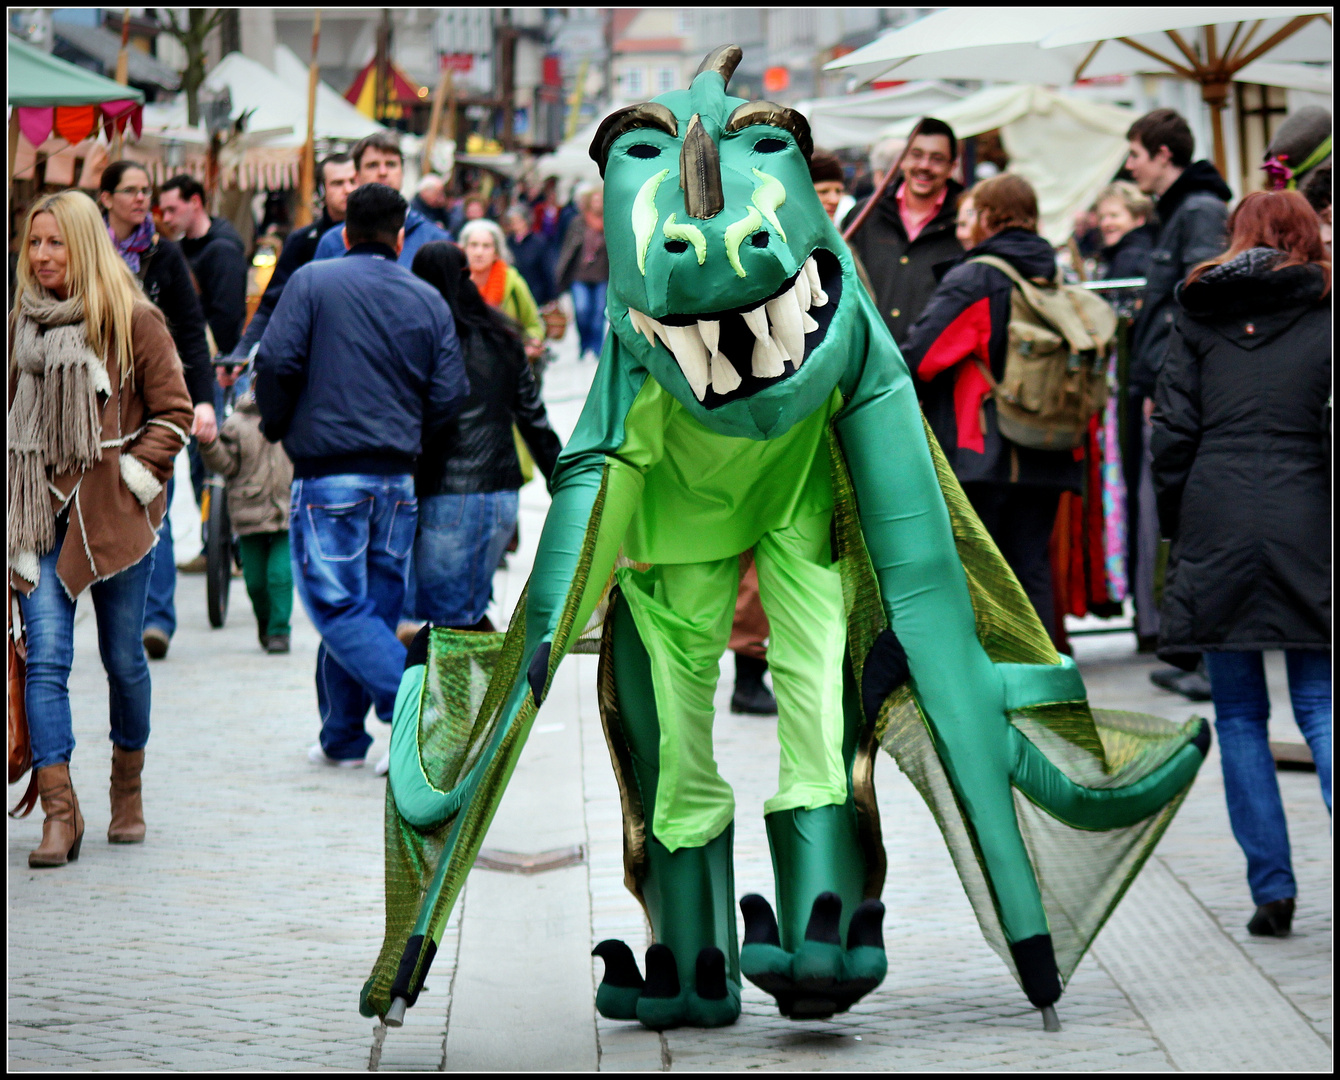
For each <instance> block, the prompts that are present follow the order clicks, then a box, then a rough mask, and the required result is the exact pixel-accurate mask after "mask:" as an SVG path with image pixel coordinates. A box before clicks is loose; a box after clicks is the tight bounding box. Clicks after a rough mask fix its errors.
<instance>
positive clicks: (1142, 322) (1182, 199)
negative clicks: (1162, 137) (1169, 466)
mask: <svg viewBox="0 0 1340 1080" xmlns="http://www.w3.org/2000/svg"><path fill="white" fill-rule="evenodd" d="M1232 197H1233V193H1232V192H1231V191H1230V190H1229V187H1228V185H1227V184H1225V183H1224V181H1223V178H1222V177H1221V176H1220V175H1219V171H1218V170H1217V169H1216V168H1215V167H1214V166H1213V165H1211V164H1210V163H1209V162H1208V161H1194V162H1192V163H1191V164H1190V165H1188V166H1187V167H1186V169H1185V170H1183V172H1182V175H1181V176H1179V177H1178V178H1177V180H1176V181H1175V182H1174V183H1173V185H1172V187H1170V188H1169V189H1168V190H1167V191H1165V192H1164V193H1163V195H1162V196H1161V197H1160V198H1159V202H1158V219H1159V225H1158V239H1157V240H1156V241H1155V242H1154V249H1153V250H1152V251H1151V252H1150V253H1149V273H1148V274H1147V275H1145V276H1146V277H1147V278H1148V279H1149V281H1148V284H1146V285H1145V288H1144V292H1143V295H1142V297H1141V306H1140V311H1139V312H1138V313H1137V314H1136V317H1135V321H1134V322H1133V323H1132V324H1131V366H1130V388H1131V392H1132V393H1133V394H1135V395H1137V396H1139V397H1149V396H1150V395H1152V394H1153V393H1154V383H1155V381H1156V380H1157V378H1158V373H1159V369H1160V368H1161V367H1162V366H1163V357H1164V354H1165V353H1166V352H1167V351H1168V336H1169V334H1171V333H1172V324H1173V319H1174V318H1175V316H1176V314H1177V304H1176V301H1174V300H1173V290H1174V289H1176V288H1177V286H1178V285H1180V284H1181V283H1182V282H1183V281H1185V280H1186V276H1187V274H1189V273H1191V271H1192V270H1193V269H1194V268H1195V267H1196V266H1197V265H1199V264H1200V263H1203V262H1205V261H1206V260H1207V259H1213V258H1214V257H1215V256H1216V255H1218V254H1219V253H1220V252H1221V251H1223V250H1224V248H1225V247H1226V246H1227V239H1228V238H1227V236H1226V235H1225V226H1226V225H1227V224H1228V201H1229V199H1231V198H1232Z"/></svg>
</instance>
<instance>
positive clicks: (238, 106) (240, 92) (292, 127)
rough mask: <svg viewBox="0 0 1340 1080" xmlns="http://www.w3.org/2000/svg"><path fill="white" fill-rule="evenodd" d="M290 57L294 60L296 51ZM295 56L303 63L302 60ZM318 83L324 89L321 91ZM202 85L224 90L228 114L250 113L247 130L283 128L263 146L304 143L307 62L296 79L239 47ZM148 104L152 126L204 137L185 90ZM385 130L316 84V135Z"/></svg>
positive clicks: (355, 136) (345, 135)
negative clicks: (190, 122)
mask: <svg viewBox="0 0 1340 1080" xmlns="http://www.w3.org/2000/svg"><path fill="white" fill-rule="evenodd" d="M281 50H283V51H287V50H284V48H283V46H282V45H281V46H277V47H276V49H275V54H276V55H275V60H276V67H279V65H280V62H281V61H280V55H279V54H280V52H281ZM290 55H292V54H290ZM293 59H294V60H297V58H296V57H294V58H293ZM298 62H299V64H301V61H298ZM322 89H325V90H326V91H327V93H326V94H322V92H321V91H322ZM202 90H204V91H207V92H209V93H211V94H221V93H222V92H223V91H225V90H226V91H227V92H228V97H229V100H230V101H231V102H232V109H231V111H230V113H229V116H230V117H231V118H232V119H233V120H237V119H238V118H240V117H241V116H243V115H244V114H250V115H249V116H248V117H247V130H248V131H250V132H263V131H277V130H278V129H285V133H284V134H276V135H275V136H274V137H272V138H271V139H269V140H268V141H267V146H270V147H284V148H297V147H300V146H302V144H303V141H304V140H305V139H306V137H307V134H306V128H307V124H306V119H307V68H306V67H305V66H304V67H303V68H302V79H301V84H300V85H299V84H298V83H297V82H296V81H292V80H291V79H290V78H284V77H281V76H280V75H277V74H275V72H273V71H271V70H270V69H269V68H267V67H265V66H264V65H263V64H260V63H258V62H257V61H255V60H252V59H251V58H249V57H246V56H243V55H242V54H241V53H240V52H234V53H229V54H228V55H227V56H225V57H224V58H223V59H222V60H220V61H219V63H218V64H217V65H215V67H214V70H213V71H211V72H210V73H209V74H208V75H207V76H206V77H205V81H204V83H203V84H202ZM332 99H333V100H332ZM146 108H147V112H146V114H145V115H146V124H147V126H148V127H149V129H150V130H151V131H163V130H170V131H172V132H173V133H174V134H175V133H178V132H180V133H182V137H183V138H184V139H185V140H186V141H192V142H194V141H199V142H201V143H204V142H206V141H208V137H207V135H206V133H205V128H204V126H203V124H202V125H200V126H199V127H198V128H196V129H192V128H190V127H188V126H187V123H186V116H187V113H186V95H185V94H179V95H178V96H177V97H176V98H174V99H173V100H172V101H171V102H169V103H167V104H165V105H149V106H147V107H146ZM384 130H385V129H384V128H383V127H382V125H381V124H378V123H376V122H375V121H373V120H369V119H368V118H367V117H366V116H364V115H362V114H361V113H360V112H359V111H358V110H357V109H355V108H354V107H353V106H351V105H350V104H349V103H348V102H346V101H344V100H342V99H341V98H340V96H339V95H338V94H336V93H335V92H334V91H333V90H331V89H330V88H329V87H327V86H324V84H321V83H318V84H317V94H316V132H315V134H316V138H318V139H342V140H350V141H353V140H357V139H361V138H363V136H365V135H371V134H372V133H373V132H374V131H384Z"/></svg>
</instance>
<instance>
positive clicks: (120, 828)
mask: <svg viewBox="0 0 1340 1080" xmlns="http://www.w3.org/2000/svg"><path fill="white" fill-rule="evenodd" d="M143 768H144V751H143V750H123V749H121V747H119V746H117V745H116V744H115V743H113V744H112V823H111V824H110V825H108V826H107V842H108V843H110V844H142V843H144V807H143V806H142V805H141V804H140V771H141V770H142V769H143Z"/></svg>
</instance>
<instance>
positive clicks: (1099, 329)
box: [903, 174, 1116, 639]
mask: <svg viewBox="0 0 1340 1080" xmlns="http://www.w3.org/2000/svg"><path fill="white" fill-rule="evenodd" d="M972 205H973V209H974V214H975V217H974V220H973V223H972V236H971V239H972V247H971V250H969V251H968V252H967V253H966V254H965V255H964V256H963V257H962V259H961V260H960V261H959V262H958V263H957V264H956V265H955V266H953V268H952V269H950V270H949V272H948V273H946V274H945V275H944V277H943V279H942V280H941V282H940V286H939V288H938V289H936V291H935V294H934V295H933V296H932V297H931V299H930V303H929V304H927V306H926V310H925V312H924V313H923V314H922V316H921V318H920V319H919V320H917V322H916V324H915V325H914V326H913V327H912V328H911V331H910V333H909V335H908V340H907V343H906V345H904V346H903V357H904V358H905V359H906V361H907V366H908V368H909V369H910V370H911V372H912V375H913V377H914V378H915V379H916V380H917V381H918V382H920V383H921V384H922V389H923V394H924V396H923V398H922V407H923V409H924V410H925V413H926V419H927V421H928V422H929V423H930V426H931V430H932V431H933V432H934V433H935V437H936V439H937V440H938V441H939V443H940V446H941V447H942V448H943V450H944V452H945V456H946V457H947V458H948V460H949V464H950V466H951V467H952V468H953V470H954V473H955V475H956V476H957V477H958V479H959V482H960V483H961V484H962V485H963V490H964V493H965V494H966V495H967V496H968V499H969V500H970V501H971V502H972V505H973V508H974V509H975V510H976V511H977V515H978V516H979V517H980V518H981V519H982V523H983V524H984V525H985V526H986V528H987V531H988V532H989V533H990V534H991V536H992V539H994V540H995V542H996V544H997V546H998V547H999V548H1000V551H1001V554H1002V555H1004V557H1005V561H1006V562H1008V563H1009V564H1010V568H1011V569H1012V570H1013V571H1014V573H1015V576H1016V577H1017V578H1018V579H1019V583H1020V584H1021V585H1022V586H1023V588H1024V591H1025V592H1026V593H1027V594H1028V598H1029V600H1030V601H1032V603H1033V607H1034V608H1035V609H1036V611H1037V614H1038V617H1039V618H1040V619H1041V620H1042V625H1043V626H1045V627H1046V628H1047V630H1048V632H1049V633H1050V634H1051V635H1052V637H1053V639H1056V638H1057V637H1058V634H1057V630H1058V629H1059V628H1058V627H1057V625H1056V614H1055V610H1054V606H1053V596H1052V573H1051V561H1050V558H1049V544H1050V541H1051V535H1052V528H1053V526H1054V525H1055V522H1056V510H1057V506H1058V505H1059V503H1060V498H1061V492H1062V491H1075V492H1078V491H1080V490H1081V485H1082V480H1083V471H1082V466H1081V464H1080V462H1079V461H1077V460H1076V459H1075V454H1074V447H1076V446H1078V445H1080V440H1081V439H1082V437H1083V433H1084V431H1086V430H1087V424H1088V420H1089V417H1090V416H1092V415H1093V413H1094V412H1096V411H1097V410H1098V409H1099V408H1100V407H1101V406H1102V405H1103V403H1104V401H1105V400H1106V383H1105V379H1106V375H1105V373H1104V371H1103V367H1102V360H1103V359H1104V358H1105V357H1106V355H1107V352H1106V347H1107V344H1108V343H1109V342H1110V341H1111V338H1112V334H1113V331H1114V330H1115V326H1116V319H1115V316H1113V315H1112V313H1111V311H1110V309H1107V308H1106V306H1105V305H1103V304H1102V302H1101V301H1097V300H1096V298H1092V297H1089V296H1088V295H1087V294H1082V290H1075V291H1074V292H1072V291H1071V290H1068V289H1067V288H1066V287H1060V288H1057V287H1056V284H1055V283H1056V280H1057V268H1056V255H1055V253H1054V252H1053V250H1052V247H1051V245H1050V244H1048V243H1047V241H1046V240H1044V239H1043V238H1042V237H1040V236H1039V235H1038V234H1037V222H1038V203H1037V195H1036V194H1035V193H1034V191H1033V188H1032V187H1031V186H1030V185H1029V184H1028V182H1027V181H1026V180H1024V179H1022V178H1021V177H1018V176H1014V175H1011V174H1004V175H1001V176H995V177H992V178H991V179H989V180H983V181H982V182H981V183H979V184H977V185H976V186H975V187H974V188H973V189H972ZM1075 293H1080V294H1081V295H1075ZM1095 304H1096V305H1097V306H1096V307H1095V306H1094V305H1095ZM940 375H943V376H945V377H944V378H939V379H937V378H936V376H940Z"/></svg>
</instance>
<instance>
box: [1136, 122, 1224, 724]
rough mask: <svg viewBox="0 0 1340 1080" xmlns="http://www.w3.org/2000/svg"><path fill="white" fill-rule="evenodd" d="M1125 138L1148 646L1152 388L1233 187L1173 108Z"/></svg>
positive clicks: (1220, 228) (1182, 679)
mask: <svg viewBox="0 0 1340 1080" xmlns="http://www.w3.org/2000/svg"><path fill="white" fill-rule="evenodd" d="M1126 138H1127V139H1128V140H1130V153H1129V154H1128V155H1127V157H1126V168H1127V170H1128V171H1129V172H1130V174H1131V178H1132V179H1133V180H1134V181H1135V183H1136V185H1137V186H1138V187H1139V188H1140V190H1141V191H1143V192H1144V193H1145V194H1146V195H1152V196H1153V197H1154V198H1155V199H1156V200H1157V209H1156V212H1157V216H1158V220H1157V229H1158V234H1157V239H1156V240H1155V242H1154V249H1153V251H1152V252H1151V253H1150V263H1149V274H1148V283H1147V284H1146V285H1145V288H1144V292H1143V294H1142V297H1141V305H1140V310H1139V311H1138V312H1137V313H1136V316H1135V321H1134V322H1133V323H1132V325H1131V337H1130V356H1131V362H1130V369H1129V370H1130V377H1129V383H1128V385H1127V397H1126V402H1125V405H1126V409H1127V413H1126V415H1127V420H1128V423H1127V430H1128V431H1129V432H1131V433H1132V434H1131V437H1130V438H1128V440H1127V445H1126V448H1125V458H1126V460H1125V472H1126V490H1127V492H1128V493H1129V495H1128V499H1127V505H1128V506H1129V507H1130V510H1129V512H1128V513H1129V527H1128V529H1127V536H1128V537H1129V544H1128V548H1127V553H1128V559H1129V562H1130V564H1131V566H1130V571H1129V574H1130V580H1131V582H1132V583H1133V587H1134V594H1135V612H1136V634H1137V637H1138V639H1139V642H1140V647H1141V649H1142V651H1151V652H1152V651H1153V648H1154V645H1155V643H1156V642H1157V639H1158V632H1159V617H1158V607H1157V605H1156V604H1155V603H1154V564H1155V561H1156V558H1157V553H1158V542H1159V532H1158V519H1157V516H1156V514H1155V509H1154V487H1153V480H1152V474H1151V471H1150V462H1151V459H1150V454H1149V434H1150V424H1149V416H1150V414H1151V412H1152V411H1153V400H1152V399H1153V396H1154V384H1155V383H1156V382H1157V380H1158V373H1159V370H1160V369H1161V368H1162V367H1163V358H1164V356H1165V354H1166V353H1167V351H1168V339H1169V337H1170V336H1171V335H1172V324H1173V319H1174V317H1175V315H1176V309H1177V305H1176V302H1175V300H1174V299H1173V291H1174V290H1175V289H1176V288H1177V286H1178V285H1179V284H1181V283H1182V282H1183V281H1185V280H1186V276H1187V274H1189V273H1190V272H1191V270H1192V268H1193V267H1195V266H1196V265H1197V264H1199V263H1202V262H1204V261H1205V260H1206V259H1212V258H1214V256H1216V255H1218V254H1219V253H1220V252H1221V251H1223V250H1224V245H1225V242H1226V239H1227V237H1226V226H1227V223H1228V201H1229V199H1231V198H1232V197H1233V193H1232V192H1231V191H1230V190H1229V187H1228V185H1227V184H1225V183H1224V180H1223V177H1221V176H1220V175H1219V170H1217V169H1216V168H1215V167H1214V166H1213V165H1211V164H1210V163H1209V162H1208V161H1196V162H1193V161H1192V160H1191V155H1192V151H1193V150H1194V149H1195V145H1196V143H1195V137H1194V136H1193V135H1192V134H1191V128H1190V127H1189V126H1188V125H1187V122H1186V120H1185V119H1183V118H1182V116H1181V115H1179V114H1178V113H1177V112H1175V111H1174V110H1172V109H1155V110H1154V111H1153V112H1150V113H1146V114H1145V115H1144V116H1142V117H1140V119H1139V120H1137V121H1136V122H1135V123H1134V124H1132V125H1131V129H1130V131H1128V132H1127V133H1126ZM1137 432H1139V433H1140V434H1139V435H1136V434H1135V433H1137ZM1153 677H1154V681H1155V682H1156V683H1157V684H1158V685H1159V686H1163V687H1165V688H1167V689H1170V690H1176V691H1178V692H1179V693H1182V694H1185V695H1186V696H1188V697H1190V698H1192V700H1196V701H1207V700H1209V697H1210V693H1209V689H1210V688H1209V680H1208V679H1206V678H1205V677H1204V675H1202V674H1200V673H1199V672H1195V671H1193V672H1181V671H1178V670H1176V669H1170V670H1169V671H1166V672H1160V671H1156V672H1154V673H1153Z"/></svg>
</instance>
